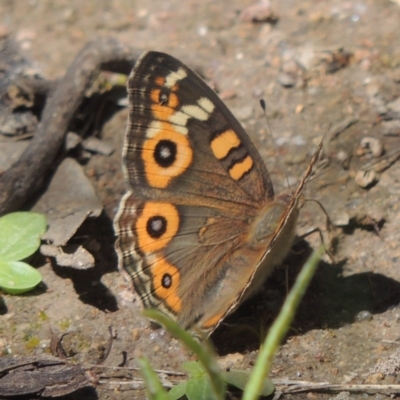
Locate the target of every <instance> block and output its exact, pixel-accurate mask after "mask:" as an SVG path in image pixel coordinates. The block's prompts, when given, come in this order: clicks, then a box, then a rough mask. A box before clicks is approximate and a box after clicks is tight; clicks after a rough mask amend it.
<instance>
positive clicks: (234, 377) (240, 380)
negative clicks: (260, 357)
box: [224, 369, 275, 396]
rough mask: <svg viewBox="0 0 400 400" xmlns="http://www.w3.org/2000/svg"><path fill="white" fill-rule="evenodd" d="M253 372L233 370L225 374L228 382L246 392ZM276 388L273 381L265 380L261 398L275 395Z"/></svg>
mask: <svg viewBox="0 0 400 400" xmlns="http://www.w3.org/2000/svg"><path fill="white" fill-rule="evenodd" d="M250 375H251V371H243V370H238V369H232V370H230V371H226V372H225V373H224V378H225V380H226V382H227V383H228V384H229V385H231V386H234V387H236V388H238V389H241V390H244V388H245V387H246V385H247V382H248V381H249V379H250ZM274 390H275V386H274V384H273V382H272V381H271V379H269V378H265V379H264V383H263V386H262V389H261V392H260V395H261V396H269V395H271V394H272V393H274Z"/></svg>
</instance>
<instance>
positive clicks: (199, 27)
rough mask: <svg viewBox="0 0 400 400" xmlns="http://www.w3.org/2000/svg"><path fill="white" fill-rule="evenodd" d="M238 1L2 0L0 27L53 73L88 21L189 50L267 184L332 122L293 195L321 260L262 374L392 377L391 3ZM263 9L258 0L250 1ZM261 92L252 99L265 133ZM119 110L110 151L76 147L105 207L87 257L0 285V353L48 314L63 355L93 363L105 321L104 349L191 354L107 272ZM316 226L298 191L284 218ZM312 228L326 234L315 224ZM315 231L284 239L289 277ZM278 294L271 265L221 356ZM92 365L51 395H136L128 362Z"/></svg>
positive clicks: (36, 343)
mask: <svg viewBox="0 0 400 400" xmlns="http://www.w3.org/2000/svg"><path fill="white" fill-rule="evenodd" d="M253 4H255V3H254V2H253V1H252V0H242V1H239V0H234V1H232V0H223V1H219V2H215V1H210V0H205V1H201V2H195V1H184V2H183V1H177V0H170V1H159V0H156V1H143V0H137V1H127V0H113V1H108V2H98V1H86V2H82V1H77V0H69V1H66V0H59V1H57V2H54V1H49V0H40V1H39V0H30V1H22V0H16V1H0V33H1V34H2V35H4V34H7V33H8V34H11V35H12V36H13V37H14V38H15V39H16V41H17V42H18V43H19V44H20V45H21V47H22V49H23V51H24V53H25V54H26V55H27V56H28V57H29V58H30V59H31V60H32V61H33V62H34V63H35V66H36V68H37V69H38V70H39V71H40V73H41V74H42V75H43V76H44V77H45V78H48V79H55V78H58V77H60V76H62V75H63V74H64V73H65V71H66V68H67V67H68V65H69V64H70V63H71V61H72V60H73V58H74V57H75V55H76V54H77V52H78V51H79V50H80V49H81V48H82V47H83V45H84V44H85V43H86V42H87V41H88V40H91V39H93V38H95V37H96V36H113V37H115V38H117V39H119V40H120V41H122V42H125V43H128V44H129V45H131V46H133V47H134V48H137V49H140V50H143V51H145V50H159V51H164V52H167V53H170V54H172V55H174V56H176V57H177V58H180V59H182V60H183V61H184V62H185V63H187V64H188V65H195V66H200V67H201V69H202V72H203V74H204V76H205V77H206V78H207V80H208V82H209V83H210V84H212V85H214V87H215V88H216V89H217V90H218V92H219V94H220V95H221V97H222V98H223V99H224V101H225V102H226V104H227V105H228V107H229V108H230V109H231V110H232V112H233V113H234V114H235V115H236V116H237V118H238V119H239V121H240V122H241V123H242V124H243V126H244V127H245V128H246V130H247V131H248V133H249V135H250V136H251V137H252V139H253V141H254V142H255V143H256V146H257V148H258V149H259V151H260V153H261V155H262V157H263V159H264V160H265V163H266V165H267V167H268V170H269V172H270V174H271V176H272V180H273V182H274V185H275V189H276V192H279V191H280V190H283V189H285V188H286V187H287V184H288V182H289V184H294V183H295V182H296V181H298V179H299V178H300V177H301V175H302V174H303V172H304V171H305V168H306V165H307V161H308V160H309V158H310V156H311V155H312V152H313V151H314V150H315V146H316V143H318V140H319V139H320V138H321V137H322V136H323V135H324V134H325V133H326V132H333V133H328V135H327V138H326V139H325V144H324V161H325V166H324V168H322V167H320V168H319V169H318V171H317V174H316V177H315V179H314V180H313V181H311V182H310V183H309V184H308V186H307V190H306V197H307V198H309V199H316V200H319V201H320V202H321V203H322V204H323V205H324V207H325V209H326V210H327V212H328V214H329V215H330V217H331V219H332V220H333V222H334V223H335V225H336V229H335V242H336V253H335V256H334V261H332V260H330V259H329V258H328V257H324V260H323V261H322V262H321V265H320V266H319V268H318V271H317V274H316V276H315V278H314V280H313V282H312V285H311V287H310V289H309V290H308V292H307V294H306V297H305V299H304V301H303V302H302V305H301V307H300V309H299V312H298V314H297V316H296V319H295V322H294V323H293V326H292V329H291V331H290V334H289V336H288V338H287V340H286V341H285V343H284V344H283V345H282V347H281V349H280V351H279V354H278V355H277V358H276V360H275V363H274V367H273V371H272V374H271V376H272V378H274V379H278V378H279V379H282V378H288V379H292V380H301V381H309V382H329V383H332V384H366V383H370V384H381V385H386V384H400V268H399V263H400V247H399V245H398V244H399V242H400V230H399V228H398V227H399V226H400V203H399V196H400V162H397V163H396V162H394V163H392V164H391V165H390V162H389V161H388V160H389V159H390V157H392V158H393V159H395V155H396V154H397V153H396V151H397V152H399V151H400V127H399V126H400V123H399V120H400V105H399V101H397V103H396V99H397V100H398V99H399V98H400V34H399V21H400V3H399V1H396V0H393V1H389V0H379V1H373V0H365V1H340V0H328V1H318V0H299V1H292V0H280V1H278V0H275V1H271V10H272V11H273V14H274V16H275V17H276V21H272V22H271V21H269V20H268V21H261V22H253V21H251V18H250V17H249V15H251V13H252V12H253V9H252V8H249V7H250V6H252V5H253ZM244 11H246V12H244ZM265 11H266V7H265V5H264V7H261V10H258V11H257V12H256V13H255V15H256V16H261V13H262V12H265ZM267 11H268V10H267ZM260 98H264V99H265V101H266V104H267V117H268V124H269V126H270V129H271V131H272V136H271V134H270V133H269V132H268V129H267V126H266V125H267V124H266V120H265V117H264V115H263V111H262V110H261V108H260V106H259V99H260ZM126 118H127V110H126V109H122V110H121V111H119V112H118V113H115V114H114V116H113V117H112V118H111V119H110V120H109V121H108V122H107V123H106V124H105V125H104V126H103V129H102V130H101V132H100V137H101V138H102V139H104V140H108V141H109V142H110V143H112V146H113V148H114V152H113V154H112V155H111V156H102V155H92V156H91V158H90V159H89V160H88V162H86V163H85V165H84V169H85V171H86V173H87V175H88V176H90V178H91V180H92V183H93V185H94V187H95V188H96V191H97V194H98V196H99V198H100V200H101V202H102V204H103V206H104V212H103V214H102V215H101V216H100V217H99V218H97V219H93V220H90V221H89V222H87V223H86V224H85V225H84V227H82V231H80V235H81V236H85V237H86V238H87V237H88V236H89V237H90V239H91V240H92V241H94V242H96V243H97V251H96V252H95V257H96V266H95V267H94V268H92V269H89V270H87V271H77V270H73V269H71V268H61V267H58V266H57V265H55V264H54V263H45V264H44V265H40V267H39V270H40V272H41V273H42V275H43V281H44V285H42V286H41V287H39V288H38V289H36V290H35V291H33V292H31V293H29V294H26V295H24V296H9V295H5V294H3V295H2V302H3V304H2V305H1V307H0V354H3V355H4V356H10V355H14V356H27V355H30V356H32V355H35V356H40V355H43V354H49V347H50V339H51V334H50V329H52V330H53V331H56V332H59V333H60V334H66V336H65V337H64V339H63V345H64V347H65V348H67V349H68V355H70V356H72V357H73V359H75V360H78V361H80V362H86V363H96V361H98V360H99V359H100V358H101V355H102V353H103V352H104V351H105V350H104V349H105V347H106V345H107V342H108V338H109V327H110V326H112V328H113V330H114V332H115V340H114V343H113V347H112V349H111V353H110V355H109V356H108V358H107V359H106V361H105V362H104V365H105V366H108V367H115V366H118V365H120V364H121V363H122V361H123V356H122V354H123V352H126V354H127V359H128V366H130V367H135V366H137V364H136V359H137V357H138V356H140V355H146V356H147V357H148V358H149V359H150V361H151V364H152V365H153V366H154V367H155V368H157V369H160V370H165V371H182V367H181V365H182V362H183V361H185V360H188V359H191V358H192V356H191V355H190V354H188V353H187V352H186V351H185V350H183V349H182V348H181V346H180V344H179V343H178V342H177V341H176V340H174V339H171V338H170V337H169V336H168V335H167V334H166V333H165V332H164V331H162V330H161V329H155V328H154V327H152V326H151V325H150V324H149V323H148V321H147V320H146V319H144V317H142V316H141V314H140V304H139V303H138V302H137V301H136V302H132V299H133V295H132V294H131V293H130V291H129V290H128V286H127V284H126V282H125V281H124V279H123V277H122V276H121V275H120V274H119V272H118V271H117V264H116V256H115V254H114V250H113V241H114V235H113V230H112V220H113V218H114V216H115V213H116V210H117V207H118V203H119V200H120V198H121V196H122V194H123V193H124V188H125V186H124V181H123V176H122V171H121V156H120V154H121V149H122V140H123V135H124V131H125V125H126ZM388 122H390V123H391V124H389V123H388ZM396 123H397V125H396ZM347 125H348V126H347ZM396 127H397V128H396ZM365 138H372V139H367V142H368V143H369V144H370V145H369V146H367V147H368V148H365V146H364V147H363V146H362V140H363V139H364V143H365ZM373 139H377V140H378V141H377V143H378V146H379V144H383V147H384V150H385V153H384V154H383V155H382V156H380V154H377V157H376V158H374V155H373V154H372V153H371V151H370V150H371V149H372V151H374V147H373V146H372V145H371V143H373V144H374V143H375V142H374V141H373ZM378 153H379V152H378ZM377 160H379V161H381V160H383V162H387V164H388V168H386V169H385V168H382V169H381V170H380V172H379V173H378V174H377V175H378V178H379V181H378V182H377V183H376V184H371V185H370V187H369V188H367V189H365V188H362V187H360V186H359V185H358V184H357V183H356V179H355V178H356V177H357V171H359V170H360V169H361V168H364V169H365V170H367V169H368V167H369V166H370V165H373V166H375V164H376V162H375V161H377ZM314 227H321V228H322V229H324V228H325V218H324V214H323V213H322V212H321V211H320V209H319V207H317V206H316V205H315V203H308V202H307V203H306V204H305V206H304V208H303V209H302V212H301V217H300V221H299V226H298V232H299V235H300V234H302V233H305V232H307V231H308V230H310V229H311V228H314ZM324 236H325V240H327V241H328V239H327V237H328V235H327V233H326V232H324ZM319 242H320V238H319V236H318V235H315V234H314V235H311V236H308V237H307V238H306V239H305V241H301V242H299V243H298V244H297V245H296V246H295V248H294V249H293V252H292V253H291V254H290V255H289V257H288V259H287V260H286V261H285V264H286V265H288V266H289V269H288V271H289V282H292V281H293V280H294V279H295V276H296V272H297V271H298V270H299V268H300V267H301V265H302V262H303V261H304V260H305V259H306V257H307V255H308V254H309V252H310V249H311V248H316V247H317V246H318V244H319ZM285 293H286V284H285V269H283V268H282V269H278V270H277V271H276V272H275V273H274V274H273V276H272V277H271V278H270V279H269V280H268V282H267V283H266V285H265V288H264V290H263V291H262V292H261V293H260V294H259V295H257V296H256V297H255V298H253V299H251V300H250V301H248V302H247V303H245V304H243V305H242V307H241V308H240V309H239V310H238V311H237V312H236V313H235V314H233V315H232V316H230V317H229V318H228V320H227V321H226V323H225V324H223V326H221V327H220V328H219V329H218V330H217V331H216V332H215V333H214V334H213V335H212V336H211V340H212V341H213V343H214V344H215V347H216V350H217V352H218V354H219V355H220V357H221V359H222V360H223V361H224V363H225V364H224V365H225V366H229V367H231V368H243V369H250V368H251V366H252V365H253V362H254V360H255V358H256V356H257V349H258V346H259V344H260V337H259V335H258V332H259V331H260V329H261V327H268V326H269V324H270V323H271V320H272V319H273V317H274V316H275V315H276V313H277V311H278V310H279V307H280V305H281V303H282V301H283V299H284V296H285ZM0 304H1V303H0ZM249 315H250V316H251V318H248V316H249ZM237 326H242V327H243V326H244V329H245V332H246V333H245V334H243V333H241V334H239V333H237V330H236V331H235V329H234V328H235V327H237ZM235 332H236V333H235ZM96 371H98V370H96ZM99 374H100V377H101V379H100V381H101V383H100V384H98V386H97V388H96V392H94V391H92V390H84V391H81V392H79V393H76V394H73V395H70V396H67V397H65V398H68V399H95V398H99V399H143V398H145V395H144V391H143V386H142V385H141V384H140V382H139V380H140V376H139V375H138V374H136V373H134V377H135V379H134V380H131V381H129V380H128V379H127V377H126V373H123V372H118V374H116V373H115V372H113V371H112V370H111V369H110V370H102V371H100V372H99ZM112 374H114V375H112ZM123 374H125V375H123ZM104 376H108V377H109V378H108V379H105V378H103V377H104ZM110 376H111V378H110ZM167 378H168V379H170V380H171V381H172V382H175V381H176V379H177V378H176V377H174V378H171V377H167ZM397 393H399V392H397ZM371 396H374V398H375V399H377V400H378V399H379V400H382V399H384V398H386V397H388V398H389V395H387V394H385V393H383V392H382V393H378V394H376V393H374V394H370V395H367V394H365V392H361V393H353V392H351V393H350V392H348V391H346V390H344V391H341V392H340V393H339V392H337V393H319V392H312V393H311V392H310V393H308V394H307V393H301V394H286V395H284V397H286V398H295V399H303V398H306V397H307V398H308V399H320V398H321V399H322V398H323V399H328V398H335V397H340V398H346V397H350V398H360V399H361V398H363V399H365V398H367V397H371ZM397 396H399V394H397Z"/></svg>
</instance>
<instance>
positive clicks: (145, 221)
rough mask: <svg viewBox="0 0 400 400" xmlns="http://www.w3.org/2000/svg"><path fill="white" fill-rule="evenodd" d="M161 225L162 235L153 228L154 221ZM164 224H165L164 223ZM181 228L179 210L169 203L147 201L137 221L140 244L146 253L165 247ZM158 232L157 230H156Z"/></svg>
mask: <svg viewBox="0 0 400 400" xmlns="http://www.w3.org/2000/svg"><path fill="white" fill-rule="evenodd" d="M154 220H156V223H157V224H158V227H160V226H161V228H162V229H161V230H160V233H162V234H160V235H157V236H156V235H155V234H154V230H153V231H152V230H151V223H152V221H154ZM163 224H164V225H163ZM178 229H179V213H178V210H177V209H176V208H175V207H174V206H173V205H172V204H169V203H157V202H151V201H149V202H147V203H146V204H145V205H144V208H143V211H142V213H141V215H140V217H139V218H138V219H137V221H136V233H137V240H138V246H139V248H140V250H141V251H142V252H143V253H145V254H149V253H153V252H155V251H158V250H161V249H163V248H164V247H165V246H166V245H167V244H168V243H169V242H170V241H171V239H172V238H173V237H174V236H175V235H176V233H177V232H178ZM155 233H157V231H155Z"/></svg>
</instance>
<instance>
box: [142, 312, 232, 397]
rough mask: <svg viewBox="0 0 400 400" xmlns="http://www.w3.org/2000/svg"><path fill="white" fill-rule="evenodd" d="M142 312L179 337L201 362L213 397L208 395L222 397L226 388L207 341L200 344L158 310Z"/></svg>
mask: <svg viewBox="0 0 400 400" xmlns="http://www.w3.org/2000/svg"><path fill="white" fill-rule="evenodd" d="M143 314H144V315H145V316H146V317H148V318H150V319H152V320H153V321H156V322H158V323H159V324H161V325H162V326H163V327H164V328H165V329H166V330H167V331H168V332H169V333H170V334H171V335H173V336H175V337H176V338H177V339H179V340H180V341H181V342H182V343H183V344H184V345H185V346H186V347H187V348H188V349H189V350H190V351H192V352H193V353H194V354H195V355H196V356H197V358H198V359H199V363H201V366H202V368H204V371H205V372H206V373H207V375H208V377H209V379H210V382H211V387H212V390H213V393H214V397H210V399H212V398H217V399H224V398H225V397H224V396H225V389H226V385H225V381H224V380H223V378H222V374H221V371H220V368H219V366H218V364H217V361H216V357H215V354H214V351H213V349H212V347H211V346H210V345H209V342H207V341H204V342H202V343H201V344H200V343H199V342H198V341H196V340H195V339H194V338H193V336H192V335H191V334H190V333H189V332H186V331H185V330H183V329H182V328H181V327H180V326H179V325H178V324H177V323H176V322H175V321H172V320H171V318H168V317H167V316H166V315H165V314H163V313H160V312H159V311H156V310H145V311H144V312H143Z"/></svg>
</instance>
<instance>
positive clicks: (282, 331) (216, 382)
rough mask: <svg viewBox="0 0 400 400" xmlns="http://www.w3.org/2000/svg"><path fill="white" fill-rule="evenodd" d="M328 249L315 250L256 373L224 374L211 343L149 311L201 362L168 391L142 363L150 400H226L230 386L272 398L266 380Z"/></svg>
mask: <svg viewBox="0 0 400 400" xmlns="http://www.w3.org/2000/svg"><path fill="white" fill-rule="evenodd" d="M324 251H325V249H324V246H321V247H320V248H319V249H318V250H317V251H315V252H314V253H313V254H312V255H311V257H310V258H309V259H308V260H307V262H306V263H305V265H304V267H303V269H302V270H301V272H300V274H299V275H298V277H297V279H296V282H295V284H294V286H293V288H292V290H291V291H290V293H289V295H288V297H287V298H286V300H285V303H284V304H283V306H282V310H281V312H280V313H279V315H278V317H277V319H276V320H275V322H274V323H273V325H272V326H271V328H270V330H269V332H268V335H267V337H266V338H265V341H264V343H263V344H262V346H261V347H260V351H259V354H258V357H257V360H256V363H255V366H254V368H253V370H252V371H242V370H230V371H221V370H220V368H219V366H218V364H217V359H216V355H215V353H214V350H213V349H212V347H211V345H210V343H209V342H208V341H205V342H202V343H199V342H198V341H197V340H196V339H194V337H193V336H192V335H191V334H190V333H188V332H186V331H185V330H183V329H182V328H180V327H179V325H178V324H177V323H176V322H175V321H172V320H171V319H170V318H168V317H167V316H165V315H164V314H162V313H160V312H158V311H155V310H146V311H144V315H145V316H146V317H148V318H150V319H151V320H153V321H156V322H157V323H159V324H160V325H162V326H163V327H164V328H165V329H166V330H167V331H168V332H169V333H170V334H171V335H172V336H174V337H176V338H177V339H178V340H180V341H181V342H182V343H183V344H184V345H185V346H186V347H187V348H188V349H189V350H190V351H191V352H192V353H194V354H195V355H196V356H197V358H198V361H190V362H186V363H184V364H183V368H184V369H185V370H186V371H187V372H188V376H189V378H188V379H187V380H186V381H184V382H181V383H180V384H178V385H176V386H174V387H173V388H172V389H171V390H170V391H169V392H167V391H166V390H165V389H164V388H163V387H162V385H161V383H160V381H159V379H158V377H157V374H156V373H155V372H154V371H153V369H152V368H151V366H150V363H149V362H148V360H147V359H145V358H142V359H140V360H139V365H140V368H141V373H142V377H143V379H144V382H145V386H146V391H147V396H148V399H150V400H178V399H183V398H185V396H186V398H187V399H189V400H223V399H225V393H226V385H227V384H229V385H231V386H235V387H237V388H239V389H241V390H243V397H242V399H243V400H256V399H258V398H259V397H260V396H269V395H271V394H272V393H273V392H274V390H275V388H274V385H273V383H272V381H271V380H270V379H268V378H266V377H267V376H268V374H269V372H270V370H271V367H272V362H273V359H274V357H275V354H276V352H277V350H278V348H279V345H280V344H281V342H282V340H283V339H284V337H285V335H286V333H287V331H288V329H289V327H290V324H291V322H292V320H293V317H294V314H295V312H296V309H297V307H298V305H299V303H300V301H301V299H302V297H303V295H304V293H305V291H306V288H307V286H308V284H309V282H310V281H311V278H312V277H313V275H314V272H315V269H316V267H317V265H318V262H319V260H320V258H321V256H322V254H323V253H324Z"/></svg>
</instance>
